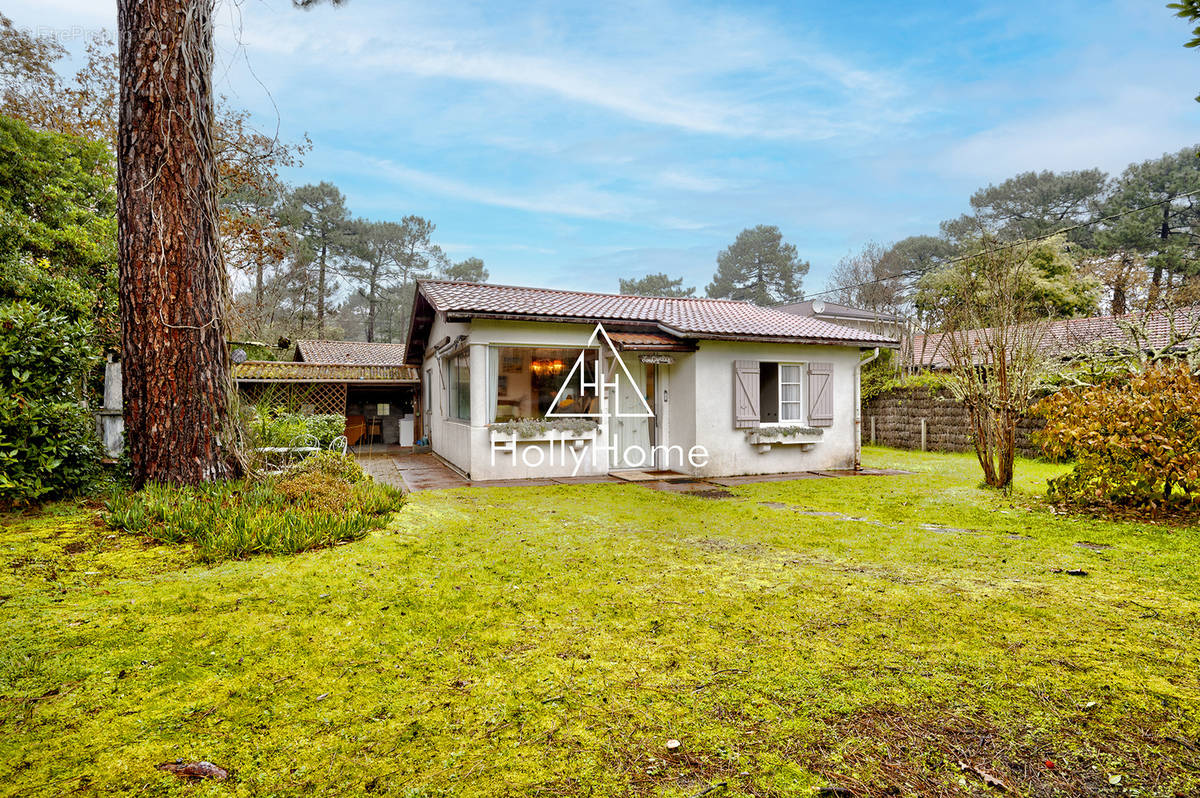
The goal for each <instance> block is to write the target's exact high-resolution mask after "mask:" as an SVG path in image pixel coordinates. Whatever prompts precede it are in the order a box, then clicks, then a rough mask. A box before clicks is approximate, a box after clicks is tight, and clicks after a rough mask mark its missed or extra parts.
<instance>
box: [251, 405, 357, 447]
mask: <svg viewBox="0 0 1200 798" xmlns="http://www.w3.org/2000/svg"><path fill="white" fill-rule="evenodd" d="M246 426H247V429H248V431H249V433H250V438H251V441H252V444H253V445H254V446H292V445H293V444H294V443H296V442H297V441H298V440H301V439H303V438H307V437H312V438H315V439H316V441H317V445H318V446H321V447H325V446H328V445H329V444H330V443H331V442H332V441H333V439H334V438H336V437H338V436H339V435H344V434H346V418H345V416H339V415H311V416H310V415H304V414H303V413H292V412H288V411H286V410H283V409H282V408H279V409H275V410H271V409H269V408H265V407H256V408H253V409H252V410H251V413H250V417H249V420H248V423H247V425H246Z"/></svg>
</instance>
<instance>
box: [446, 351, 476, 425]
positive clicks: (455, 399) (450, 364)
mask: <svg viewBox="0 0 1200 798" xmlns="http://www.w3.org/2000/svg"><path fill="white" fill-rule="evenodd" d="M446 397H447V399H448V404H449V413H448V415H449V416H450V418H457V419H460V420H462V421H470V420H471V361H470V355H469V354H468V353H467V352H462V353H461V354H458V355H455V356H454V357H452V358H450V359H449V360H447V361H446Z"/></svg>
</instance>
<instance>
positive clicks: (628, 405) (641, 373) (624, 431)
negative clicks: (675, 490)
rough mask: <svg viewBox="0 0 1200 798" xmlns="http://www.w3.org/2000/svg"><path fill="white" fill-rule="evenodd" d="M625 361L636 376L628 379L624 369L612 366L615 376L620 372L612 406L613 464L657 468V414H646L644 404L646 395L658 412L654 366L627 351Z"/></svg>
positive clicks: (646, 398)
mask: <svg viewBox="0 0 1200 798" xmlns="http://www.w3.org/2000/svg"><path fill="white" fill-rule="evenodd" d="M623 361H624V363H625V367H626V369H627V370H628V371H629V376H630V377H632V378H633V381H632V383H631V382H630V381H629V380H627V379H625V373H624V371H621V370H620V369H619V368H614V369H609V370H608V374H609V375H611V377H616V376H617V375H620V376H619V379H617V388H616V391H615V395H614V398H613V400H611V401H609V408H608V409H609V418H608V435H609V446H610V447H611V451H612V452H613V455H612V456H613V460H612V467H613V468H614V469H624V468H648V469H653V468H654V467H655V463H654V426H655V425H654V419H653V418H647V417H646V415H645V413H646V406H645V405H643V404H642V399H643V398H644V399H645V400H646V404H648V405H649V406H650V411H651V412H654V408H655V403H654V393H655V391H654V366H652V365H650V364H644V363H642V362H640V361H639V360H638V359H637V356H636V355H626V356H625V357H624V358H623ZM613 365H614V366H616V364H613ZM611 377H610V379H611Z"/></svg>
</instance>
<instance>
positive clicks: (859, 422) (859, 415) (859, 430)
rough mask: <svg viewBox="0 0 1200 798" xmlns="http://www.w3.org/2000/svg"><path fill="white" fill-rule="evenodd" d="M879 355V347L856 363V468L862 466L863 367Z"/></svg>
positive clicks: (860, 357)
mask: <svg viewBox="0 0 1200 798" xmlns="http://www.w3.org/2000/svg"><path fill="white" fill-rule="evenodd" d="M877 357H879V347H875V351H874V352H872V353H871V354H870V355H867V356H866V357H863V356H862V355H859V358H858V363H856V364H855V365H854V470H855V471H858V470H860V469H861V468H862V369H863V366H865V365H867V364H868V363H870V362H872V361H874V360H875V359H876V358H877Z"/></svg>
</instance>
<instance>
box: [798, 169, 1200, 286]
mask: <svg viewBox="0 0 1200 798" xmlns="http://www.w3.org/2000/svg"><path fill="white" fill-rule="evenodd" d="M1198 194H1200V189H1194V190H1192V191H1187V192H1184V193H1183V194H1176V195H1175V196H1174V197H1171V198H1169V199H1163V200H1158V201H1157V202H1151V203H1150V204H1149V205H1142V206H1141V207H1139V208H1130V209H1129V210H1124V211H1121V212H1120V213H1113V214H1110V215H1108V216H1101V217H1100V218H1098V219H1092V220H1090V221H1086V222H1080V223H1079V224H1075V225H1072V226H1070V227H1064V228H1063V229H1061V230H1055V231H1054V232H1053V233H1046V234H1045V235H1041V236H1035V237H1033V238H1023V239H1021V240H1020V241H1013V242H1010V243H1008V244H1001V245H999V246H996V247H992V248H991V249H984V250H980V251H979V252H972V253H970V254H967V255H954V256H953V257H949V258H946V259H945V261H944V262H945V263H958V262H959V261H963V260H970V259H971V258H980V257H983V256H985V255H991V254H992V253H995V252H1003V251H1004V250H1006V249H1012V248H1014V247H1019V246H1022V245H1024V244H1034V243H1037V242H1038V241H1045V240H1046V239H1049V238H1054V237H1055V236H1059V235H1062V234H1063V233H1070V232H1072V231H1074V230H1081V229H1083V228H1085V227H1091V226H1092V225H1094V224H1100V223H1101V222H1110V221H1112V220H1113V219H1120V218H1121V217H1122V216H1129V215H1130V214H1134V213H1140V212H1141V211H1147V210H1150V209H1151V208H1157V207H1158V206H1159V205H1165V204H1167V203H1168V202H1174V201H1175V200H1178V199H1183V198H1184V197H1193V196H1196V195H1198ZM926 271H927V270H925V269H909V270H908V271H903V272H897V273H896V274H893V275H890V276H888V277H878V278H876V279H874V280H866V281H864V282H861V283H851V284H849V285H839V286H836V287H834V288H826V289H825V290H824V291H815V292H813V293H812V294H808V295H807V296H806V297H805V298H806V299H811V298H812V297H816V296H822V295H824V294H833V293H837V292H838V291H845V290H847V289H850V288H863V287H864V286H868V285H875V284H876V283H886V282H889V281H891V280H900V279H905V278H908V277H916V276H918V275H921V274H924V273H925V272H926Z"/></svg>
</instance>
